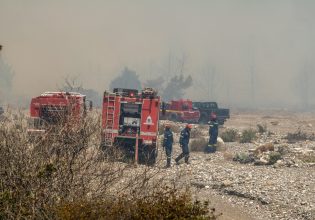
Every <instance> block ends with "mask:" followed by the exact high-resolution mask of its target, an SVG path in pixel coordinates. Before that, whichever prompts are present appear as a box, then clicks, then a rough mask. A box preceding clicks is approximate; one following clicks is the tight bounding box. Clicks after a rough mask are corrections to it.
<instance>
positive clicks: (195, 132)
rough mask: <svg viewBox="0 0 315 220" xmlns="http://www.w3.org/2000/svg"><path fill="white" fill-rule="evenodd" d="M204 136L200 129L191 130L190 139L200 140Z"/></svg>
mask: <svg viewBox="0 0 315 220" xmlns="http://www.w3.org/2000/svg"><path fill="white" fill-rule="evenodd" d="M202 136H203V134H202V132H201V130H200V129H198V128H193V129H191V131H190V138H200V137H202Z"/></svg>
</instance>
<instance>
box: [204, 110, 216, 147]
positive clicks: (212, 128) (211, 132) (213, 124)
mask: <svg viewBox="0 0 315 220" xmlns="http://www.w3.org/2000/svg"><path fill="white" fill-rule="evenodd" d="M209 124H210V126H209V144H208V147H207V148H206V152H207V153H214V152H215V151H216V145H217V138H218V133H219V123H218V120H217V115H216V114H215V113H213V112H212V113H211V116H210V122H209Z"/></svg>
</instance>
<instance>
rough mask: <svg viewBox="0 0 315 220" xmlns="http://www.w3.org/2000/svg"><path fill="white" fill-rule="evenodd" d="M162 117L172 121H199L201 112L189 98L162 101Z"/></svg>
mask: <svg viewBox="0 0 315 220" xmlns="http://www.w3.org/2000/svg"><path fill="white" fill-rule="evenodd" d="M161 112H162V114H161V119H168V120H171V121H180V122H190V123H198V121H199V118H200V112H199V110H198V109H196V108H194V107H193V104H192V101H191V100H189V99H186V100H184V99H180V100H172V101H171V102H169V103H164V102H163V103H162V109H161Z"/></svg>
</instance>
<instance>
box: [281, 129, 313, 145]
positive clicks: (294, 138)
mask: <svg viewBox="0 0 315 220" xmlns="http://www.w3.org/2000/svg"><path fill="white" fill-rule="evenodd" d="M285 139H287V140H288V142H289V143H296V142H298V141H306V140H311V141H313V140H315V135H314V134H311V135H309V134H307V133H306V132H303V131H301V130H300V129H298V130H297V131H296V132H294V133H290V132H289V133H288V134H287V136H286V137H285Z"/></svg>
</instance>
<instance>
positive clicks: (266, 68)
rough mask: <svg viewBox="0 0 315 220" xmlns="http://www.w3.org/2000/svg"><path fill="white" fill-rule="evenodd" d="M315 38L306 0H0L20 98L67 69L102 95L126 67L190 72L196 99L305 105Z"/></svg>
mask: <svg viewBox="0 0 315 220" xmlns="http://www.w3.org/2000/svg"><path fill="white" fill-rule="evenodd" d="M314 39H315V1H312V0H298V1H297V0H278V1H273V0H265V1H260V0H217V1H211V0H197V1H184V0H174V1H167V0H160V1H153V0H152V1H151V0H136V1H128V0H124V1H123V0H115V1H101V0H94V1H83V0H68V1H62V0H56V1H48V0H29V1H21V0H0V44H1V45H3V46H4V47H3V50H2V51H1V52H0V53H1V58H2V59H5V62H6V63H8V64H9V65H10V67H11V68H12V69H13V70H14V78H13V84H12V86H13V88H12V91H13V93H14V95H15V96H24V97H26V98H27V97H31V96H34V95H37V94H39V93H41V92H43V91H46V90H55V89H56V88H57V87H58V84H60V83H62V82H63V80H64V79H65V78H66V77H67V76H73V75H75V76H78V77H79V78H80V80H81V81H82V83H83V85H84V86H85V87H88V88H93V89H95V90H97V91H98V92H100V93H101V92H102V91H103V90H105V89H107V88H109V85H110V82H111V80H112V79H113V78H115V77H116V76H117V75H118V74H120V73H121V71H122V70H123V68H124V67H125V66H126V67H128V68H130V69H132V70H135V71H136V72H137V74H138V75H139V77H140V79H141V80H142V81H148V80H150V79H156V78H158V77H165V78H168V79H169V78H171V77H173V76H174V75H176V74H177V73H179V72H180V73H183V74H184V75H186V76H188V75H191V76H192V78H193V86H191V87H190V89H189V90H187V91H186V97H188V98H193V99H195V100H216V101H218V102H219V103H222V104H223V105H228V106H229V107H253V108H255V107H259V108H295V109H310V108H311V107H312V106H314V105H315V97H314V96H313V95H311V94H314V92H315V86H314V84H313V83H312V82H314V80H315V73H314V71H315V68H314V63H315V41H314ZM179 68H180V70H179ZM0 76H1V75H0Z"/></svg>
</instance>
